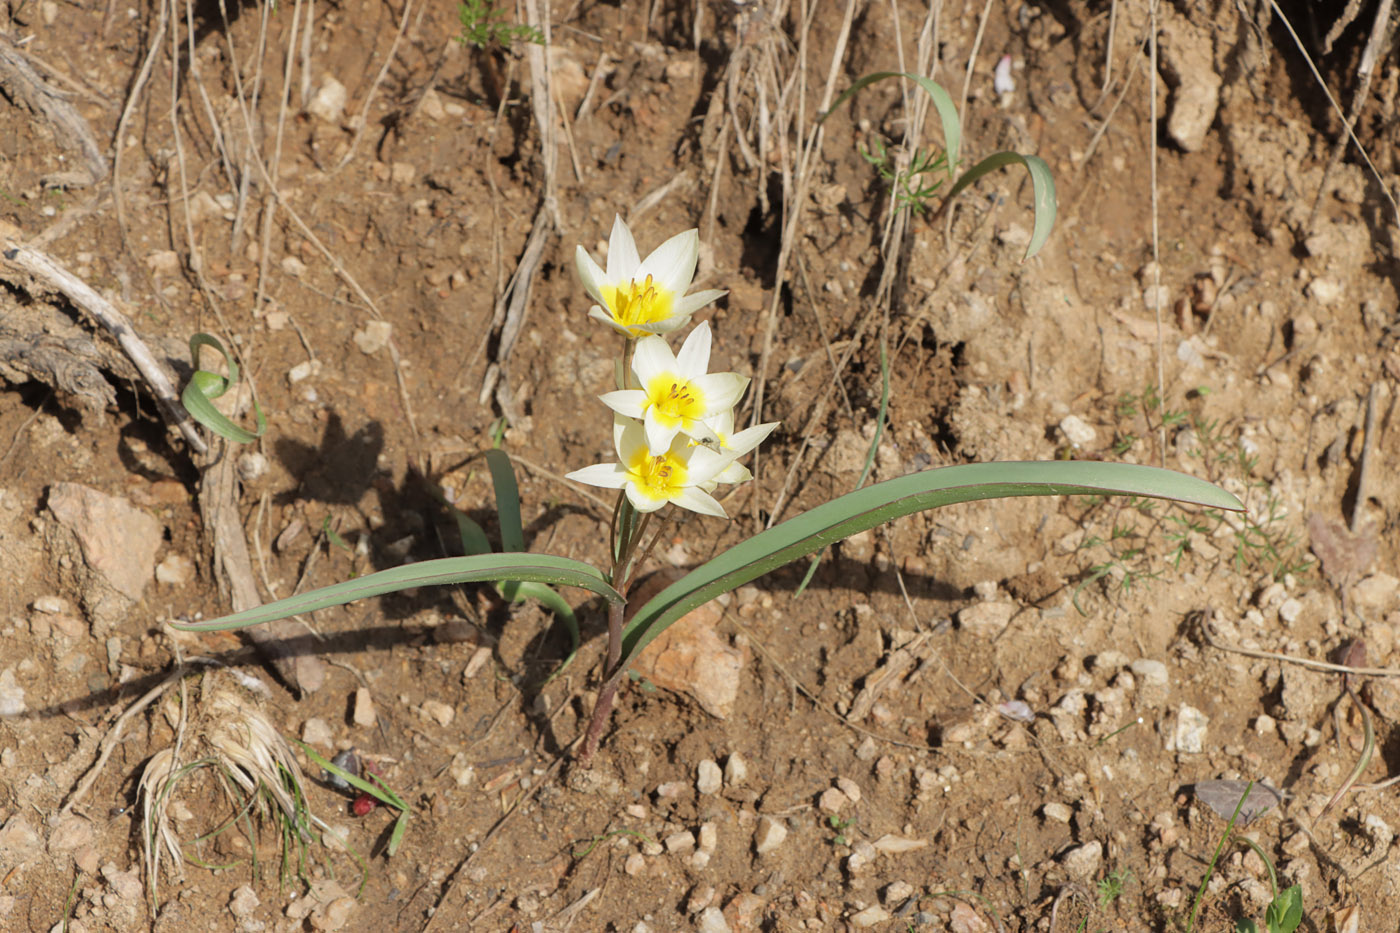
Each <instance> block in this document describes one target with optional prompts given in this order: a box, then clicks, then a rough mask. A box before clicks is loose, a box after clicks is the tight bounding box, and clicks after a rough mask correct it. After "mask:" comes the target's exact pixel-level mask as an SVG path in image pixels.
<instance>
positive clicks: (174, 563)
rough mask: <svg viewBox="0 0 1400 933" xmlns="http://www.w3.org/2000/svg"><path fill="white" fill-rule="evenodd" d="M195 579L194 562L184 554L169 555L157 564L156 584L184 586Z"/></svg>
mask: <svg viewBox="0 0 1400 933" xmlns="http://www.w3.org/2000/svg"><path fill="white" fill-rule="evenodd" d="M193 579H194V561H192V560H190V559H189V558H188V557H186V556H185V555H183V554H175V553H171V554H167V555H165V560H163V561H161V562H160V563H158V564H156V582H157V583H164V584H165V585H166V586H184V585H185V584H186V583H189V582H190V581H191V580H193Z"/></svg>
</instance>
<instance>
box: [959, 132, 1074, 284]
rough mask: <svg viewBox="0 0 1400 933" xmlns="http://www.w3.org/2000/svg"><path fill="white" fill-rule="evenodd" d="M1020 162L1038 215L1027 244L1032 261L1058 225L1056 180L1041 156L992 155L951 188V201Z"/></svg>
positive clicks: (1026, 256) (1028, 255) (964, 174)
mask: <svg viewBox="0 0 1400 933" xmlns="http://www.w3.org/2000/svg"><path fill="white" fill-rule="evenodd" d="M1017 162H1019V163H1020V164H1022V165H1024V166H1025V167H1026V171H1027V172H1029V173H1030V176H1031V190H1032V193H1033V196H1034V200H1033V201H1032V205H1031V207H1032V209H1033V210H1034V212H1035V221H1034V227H1033V229H1032V230H1031V241H1030V243H1028V244H1027V245H1026V255H1025V257H1024V258H1025V259H1030V258H1031V257H1032V256H1034V255H1035V254H1036V253H1038V252H1040V248H1041V247H1042V246H1044V245H1045V241H1046V240H1047V239H1049V238H1050V228H1051V227H1053V226H1055V211H1056V199H1055V179H1054V176H1052V175H1051V174H1050V166H1048V165H1046V164H1045V160H1044V159H1042V158H1040V156H1033V155H1021V154H1020V153H1019V152H996V153H993V154H992V155H989V156H987V157H986V158H985V159H983V160H982V161H981V162H978V163H977V164H976V165H974V166H973V167H972V168H970V169H968V170H967V171H966V172H964V173H963V175H962V177H961V178H959V179H958V180H957V182H956V183H955V184H954V185H953V187H952V188H950V189H948V200H952V199H953V198H954V197H956V196H957V194H958V193H959V192H960V191H962V190H963V189H964V188H966V187H967V186H968V185H970V184H972V183H973V182H975V181H977V180H978V179H979V178H981V177H982V176H983V175H986V174H987V173H988V172H992V171H995V170H996V169H999V168H1005V167H1006V166H1008V165H1014V164H1015V163H1017Z"/></svg>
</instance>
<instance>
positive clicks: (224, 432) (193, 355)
mask: <svg viewBox="0 0 1400 933" xmlns="http://www.w3.org/2000/svg"><path fill="white" fill-rule="evenodd" d="M200 347H213V348H214V349H215V350H218V351H219V352H220V353H221V354H223V357H224V364H225V365H226V366H227V367H228V376H227V377H224V376H220V375H219V374H218V373H211V372H209V371H208V370H207V369H199V368H198V367H199V348H200ZM190 362H191V363H193V364H194V366H195V367H196V368H195V371H194V375H193V376H192V377H191V378H190V381H189V383H188V384H186V386H185V391H184V392H181V393H180V404H182V405H184V406H185V411H187V412H189V414H190V417H191V418H193V419H194V420H195V421H197V422H199V423H200V424H202V425H204V426H205V427H206V428H208V429H209V430H211V431H213V432H214V433H215V434H217V435H219V436H220V437H222V438H224V439H225V440H230V441H233V442H234V443H235V444H251V443H252V442H253V441H255V440H257V439H258V438H260V437H262V435H263V432H264V431H266V430H267V418H266V417H264V416H263V412H262V407H261V406H259V405H258V403H257V400H256V399H254V401H253V414H254V416H256V418H257V421H258V430H257V432H256V433H249V432H248V431H245V430H244V429H242V428H240V427H239V426H238V425H236V424H234V423H233V422H232V421H230V420H229V419H228V417H227V416H226V415H225V414H224V413H223V412H221V411H219V409H217V408H215V407H214V399H216V398H219V397H220V396H222V395H223V394H224V393H225V392H227V391H228V390H229V389H230V388H232V387H233V386H235V385H237V384H238V364H237V363H235V362H234V361H233V357H231V356H229V354H228V351H227V350H225V349H224V345H223V344H222V343H220V342H219V338H218V337H215V336H213V335H212V334H204V333H199V334H195V335H194V336H193V337H191V338H190Z"/></svg>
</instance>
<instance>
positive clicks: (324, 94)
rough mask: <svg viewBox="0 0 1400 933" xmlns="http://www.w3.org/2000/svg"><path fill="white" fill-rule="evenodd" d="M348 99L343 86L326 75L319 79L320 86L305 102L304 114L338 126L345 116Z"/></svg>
mask: <svg viewBox="0 0 1400 933" xmlns="http://www.w3.org/2000/svg"><path fill="white" fill-rule="evenodd" d="M348 97H349V94H348V92H347V91H346V90H345V85H343V84H341V83H340V82H339V81H337V80H336V79H335V78H334V77H333V76H331V75H326V76H325V77H323V78H322V79H321V86H320V87H318V88H317V89H316V93H315V94H314V95H313V96H312V98H311V100H309V101H307V103H306V112H307V113H309V114H311V115H312V116H313V117H316V118H318V119H321V120H324V121H326V122H327V123H335V124H338V123H339V122H340V118H341V117H342V116H343V115H344V114H345V101H346V100H347V99H348Z"/></svg>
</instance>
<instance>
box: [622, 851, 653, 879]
mask: <svg viewBox="0 0 1400 933" xmlns="http://www.w3.org/2000/svg"><path fill="white" fill-rule="evenodd" d="M646 867H647V860H646V857H645V856H643V855H642V853H640V852H633V853H632V854H631V855H629V856H627V861H625V862H623V863H622V870H623V871H625V872H627V874H629V875H631V876H632V877H633V878H635V877H637V876H638V875H640V874H641V873H642V869H644V868H646Z"/></svg>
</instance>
